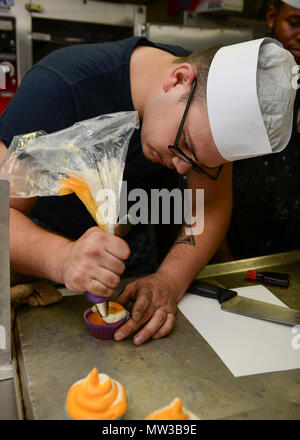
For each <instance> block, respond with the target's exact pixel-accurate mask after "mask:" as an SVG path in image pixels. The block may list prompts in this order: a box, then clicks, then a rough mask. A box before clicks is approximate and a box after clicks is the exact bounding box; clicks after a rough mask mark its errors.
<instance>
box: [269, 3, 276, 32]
mask: <svg viewBox="0 0 300 440" xmlns="http://www.w3.org/2000/svg"><path fill="white" fill-rule="evenodd" d="M277 13H278V12H277V9H276V8H275V6H273V5H270V6H268V7H267V10H266V20H267V24H268V26H269V28H270V29H273V27H274V24H275V19H276V16H277Z"/></svg>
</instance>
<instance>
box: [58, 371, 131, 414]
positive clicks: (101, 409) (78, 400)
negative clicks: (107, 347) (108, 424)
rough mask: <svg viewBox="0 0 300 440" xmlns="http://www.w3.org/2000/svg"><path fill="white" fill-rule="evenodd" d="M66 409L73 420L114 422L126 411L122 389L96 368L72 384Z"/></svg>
mask: <svg viewBox="0 0 300 440" xmlns="http://www.w3.org/2000/svg"><path fill="white" fill-rule="evenodd" d="M66 409H67V412H68V414H69V416H70V417H71V418H72V419H73V420H115V419H118V418H120V417H122V416H123V415H124V414H125V412H126V409H127V399H126V391H125V389H124V387H123V386H122V385H121V384H120V383H119V382H117V381H116V380H114V379H111V378H110V377H109V376H107V375H106V374H98V370H97V368H94V369H93V370H92V371H91V373H90V374H89V375H88V376H87V377H86V378H85V379H82V380H79V381H78V382H76V383H74V385H72V386H71V388H70V389H69V392H68V394H67V398H66Z"/></svg>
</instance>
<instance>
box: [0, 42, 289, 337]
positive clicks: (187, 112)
mask: <svg viewBox="0 0 300 440" xmlns="http://www.w3.org/2000/svg"><path fill="white" fill-rule="evenodd" d="M274 54H275V55H276V59H278V60H279V62H278V63H277V64H276V65H274V64H273V63H272V59H273V56H274ZM185 55H186V51H183V50H182V49H180V48H176V47H174V46H161V45H154V44H153V43H151V42H149V41H148V40H146V39H144V38H137V37H134V38H130V39H128V40H124V41H120V42H115V43H105V44H95V45H82V46H75V47H70V48H66V49H61V50H59V51H57V52H55V53H52V54H50V55H49V56H47V57H46V58H45V59H43V60H41V61H40V62H39V63H38V64H37V65H36V66H35V67H34V68H33V69H31V71H30V72H28V73H27V75H26V76H25V78H24V80H23V82H22V83H21V85H20V88H19V90H18V92H17V93H16V95H15V97H14V99H13V100H12V101H11V103H10V104H9V106H8V108H7V109H6V111H5V112H4V114H3V116H2V117H1V119H0V139H1V140H2V142H0V160H2V158H3V157H4V156H5V153H6V147H8V145H9V143H10V141H11V139H12V137H13V136H14V135H16V134H21V133H22V134H23V133H26V132H30V131H36V130H45V131H46V132H48V133H52V132H54V131H57V130H59V129H62V128H66V127H68V126H70V125H72V124H73V123H75V122H77V121H80V120H82V119H87V118H91V117H93V116H97V115H99V114H104V113H112V112H117V111H125V110H136V111H137V112H138V114H139V117H140V119H141V121H142V126H141V131H140V132H139V133H137V134H136V137H135V138H134V139H133V140H132V142H131V144H130V147H129V152H128V157H127V163H126V168H125V175H124V179H125V180H128V181H130V182H131V183H130V184H131V185H132V187H139V186H140V184H142V185H143V184H144V185H146V186H147V185H150V187H156V181H157V180H159V179H161V176H162V175H163V177H165V176H167V173H172V172H173V171H176V172H177V173H179V174H186V184H187V187H188V188H189V189H190V190H192V191H193V195H194V197H193V215H195V214H197V215H198V216H199V213H197V212H196V207H197V200H196V197H195V191H196V189H198V188H202V189H204V192H205V200H204V229H203V232H202V233H199V232H197V233H194V234H193V229H192V230H191V229H190V230H189V232H188V231H187V229H186V227H185V226H184V227H183V229H182V232H181V234H180V235H179V237H178V239H177V240H176V241H175V243H174V244H173V246H172V247H171V249H170V250H169V252H168V254H167V255H166V257H165V258H164V260H163V261H162V263H161V264H160V266H159V267H158V269H157V270H156V271H155V273H153V274H152V275H149V276H147V277H143V278H141V279H139V280H138V281H135V282H132V283H130V284H129V285H128V286H127V287H126V289H125V290H124V292H123V293H122V294H121V296H120V297H119V299H118V300H119V302H120V303H122V304H126V303H127V302H128V301H129V300H132V301H133V302H134V306H133V309H132V318H131V319H129V320H128V321H127V323H126V324H124V325H123V326H122V327H121V328H120V329H119V330H118V331H117V332H116V334H115V339H116V340H121V339H124V338H125V337H127V336H128V335H130V334H132V333H134V332H136V331H137V330H139V331H138V332H137V333H136V335H135V337H134V343H135V344H136V345H140V344H142V343H143V342H144V341H146V340H147V339H149V338H151V337H152V338H159V337H162V336H165V335H166V334H168V333H169V332H170V331H171V329H172V328H173V326H174V322H175V313H176V308H177V303H178V301H179V300H180V299H181V298H182V296H183V294H184V292H185V290H186V289H187V287H188V286H189V284H190V283H191V282H192V280H193V279H194V278H195V276H196V275H197V274H198V273H199V271H200V270H201V268H202V267H204V265H205V264H206V263H207V262H208V261H209V260H210V258H211V256H212V255H213V253H214V252H215V250H216V249H217V247H218V245H219V243H220V242H221V240H222V239H223V237H224V235H225V233H226V229H227V227H228V224H229V220H230V213H231V200H232V195H231V165H230V162H231V161H233V160H236V159H237V158H245V157H249V156H255V155H261V154H266V153H267V152H272V151H273V152H275V151H278V149H282V148H284V147H285V146H286V144H287V142H288V140H289V137H290V132H289V129H290V125H291V124H290V121H291V118H292V105H293V102H294V97H295V93H294V91H293V89H292V87H291V70H292V68H293V67H294V61H293V59H292V57H291V55H290V54H289V53H288V52H287V51H285V50H283V49H281V48H280V47H278V45H277V42H276V41H269V40H266V41H265V40H257V41H254V42H249V43H242V44H241V45H234V46H230V47H226V48H221V49H219V50H218V51H216V50H209V51H207V52H205V53H202V52H200V53H195V54H191V55H190V56H185ZM278 67H279V68H280V69H281V70H280V75H281V80H280V82H279V83H278V84H277V81H276V75H277V73H278ZM245 76H247V78H248V83H247V88H245V87H244V84H243V82H242V81H241V80H240V78H243V77H245ZM224 81H225V85H224ZM274 81H275V82H274ZM257 84H258V86H259V87H258V89H257V88H256V85H257ZM270 84H272V85H273V87H272V90H273V92H272V95H271V96H269V94H268V95H266V93H264V92H265V88H266V87H269V85H270ZM248 85H250V87H248ZM222 89H223V92H222V93H223V100H221V101H220V91H221V90H222ZM282 90H284V92H285V96H286V98H282ZM270 100H271V101H272V109H274V115H273V114H271V115H270ZM283 108H284V109H285V110H286V112H285V113H284V112H283ZM245 114H246V115H247V123H245V118H244V115H245ZM265 117H266V118H267V120H268V123H267V124H266V122H265V119H264V118H265ZM249 127H251V130H249ZM245 133H247V134H245ZM174 139H175V141H174ZM258 140H259V142H258ZM256 141H257V142H256ZM141 151H142V153H143V156H142V155H141ZM222 165H224V167H223V169H222ZM166 180H167V179H166ZM67 197H68V196H67ZM67 197H65V196H64V197H61V198H59V199H58V198H52V197H51V198H50V199H51V200H49V199H48V200H47V201H46V202H45V201H43V202H42V203H44V205H43V204H41V205H40V200H38V201H37V200H36V199H21V198H20V199H11V205H10V206H11V211H10V216H11V229H10V235H11V244H10V247H11V267H12V269H14V270H16V271H18V272H21V273H26V274H31V275H35V276H39V277H44V278H48V279H50V280H54V281H56V282H61V283H64V284H65V285H66V286H67V287H68V288H70V289H72V290H82V291H84V290H89V291H90V292H92V293H94V294H96V295H104V296H107V297H109V296H110V295H111V294H112V293H113V291H114V289H115V287H116V286H117V285H118V283H119V280H120V276H121V274H122V273H123V272H124V269H125V264H124V261H125V260H126V259H127V258H128V256H129V254H130V249H129V246H128V244H127V243H126V242H125V241H124V240H123V239H121V238H119V237H116V236H112V235H109V234H107V233H105V232H102V231H101V230H100V229H99V228H98V227H95V226H94V227H93V226H92V224H91V223H89V220H87V218H88V215H87V214H86V213H85V210H84V208H83V207H82V206H81V205H80V203H79V202H77V200H76V199H74V198H70V199H68V198H67ZM33 211H34V212H35V216H36V217H38V216H39V217H40V218H41V216H44V217H43V218H42V220H46V221H47V222H48V223H49V224H52V225H53V226H54V229H55V230H56V231H57V232H60V233H62V234H63V235H58V234H56V233H53V232H50V231H49V230H45V229H43V228H41V227H39V226H38V225H37V224H35V223H34V222H32V221H31V220H30V218H29V217H28V215H29V213H30V212H33ZM65 216H67V219H66V221H65V222H64V220H65V219H64V218H65ZM70 218H72V220H73V219H74V227H73V230H72V231H71V233H69V230H68V224H71V222H69V221H68V219H70ZM83 224H84V226H82V225H83ZM200 232H201V231H200ZM71 238H72V239H71Z"/></svg>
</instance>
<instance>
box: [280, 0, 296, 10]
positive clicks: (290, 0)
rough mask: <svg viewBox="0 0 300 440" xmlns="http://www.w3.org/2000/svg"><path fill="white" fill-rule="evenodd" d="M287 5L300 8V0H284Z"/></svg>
mask: <svg viewBox="0 0 300 440" xmlns="http://www.w3.org/2000/svg"><path fill="white" fill-rule="evenodd" d="M282 1H283V3H286V4H287V5H290V6H294V8H300V0H282Z"/></svg>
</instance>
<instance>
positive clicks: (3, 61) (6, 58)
mask: <svg viewBox="0 0 300 440" xmlns="http://www.w3.org/2000/svg"><path fill="white" fill-rule="evenodd" d="M0 65H1V68H2V69H3V68H4V69H5V73H4V72H3V71H2V72H1V73H0V74H1V78H0V116H1V115H2V113H3V112H4V110H5V109H6V107H7V105H8V103H9V102H10V101H11V99H12V98H13V96H14V94H15V93H16V91H17V89H18V69H17V55H16V30H15V19H14V18H13V17H0ZM3 76H5V78H4V77H3ZM3 80H4V81H3Z"/></svg>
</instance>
